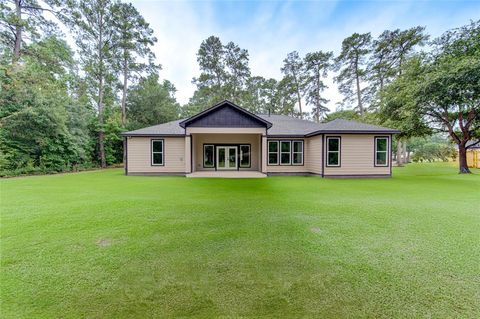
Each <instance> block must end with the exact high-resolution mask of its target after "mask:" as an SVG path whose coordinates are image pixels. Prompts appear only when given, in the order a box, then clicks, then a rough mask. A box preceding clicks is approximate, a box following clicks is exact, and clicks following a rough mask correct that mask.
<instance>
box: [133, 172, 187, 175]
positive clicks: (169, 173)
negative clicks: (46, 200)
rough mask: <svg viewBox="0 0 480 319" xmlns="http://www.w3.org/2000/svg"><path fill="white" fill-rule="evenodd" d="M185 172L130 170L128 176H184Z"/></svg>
mask: <svg viewBox="0 0 480 319" xmlns="http://www.w3.org/2000/svg"><path fill="white" fill-rule="evenodd" d="M186 174H187V173H185V172H140V173H139V172H131V173H128V176H185V175H186Z"/></svg>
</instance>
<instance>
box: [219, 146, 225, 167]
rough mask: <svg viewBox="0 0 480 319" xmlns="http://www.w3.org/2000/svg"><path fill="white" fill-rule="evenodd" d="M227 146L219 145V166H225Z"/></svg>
mask: <svg viewBox="0 0 480 319" xmlns="http://www.w3.org/2000/svg"><path fill="white" fill-rule="evenodd" d="M225 155H226V154H225V148H224V147H219V148H218V167H219V168H225V160H226V156H225Z"/></svg>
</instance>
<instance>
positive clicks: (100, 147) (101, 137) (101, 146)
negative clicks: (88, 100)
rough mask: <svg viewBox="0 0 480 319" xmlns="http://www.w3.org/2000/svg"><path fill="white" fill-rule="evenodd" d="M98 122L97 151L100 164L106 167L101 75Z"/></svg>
mask: <svg viewBox="0 0 480 319" xmlns="http://www.w3.org/2000/svg"><path fill="white" fill-rule="evenodd" d="M98 122H99V125H100V130H99V131H98V151H99V153H100V166H101V167H102V168H105V167H107V161H106V159H105V145H104V144H105V134H104V132H103V77H100V81H99V85H98Z"/></svg>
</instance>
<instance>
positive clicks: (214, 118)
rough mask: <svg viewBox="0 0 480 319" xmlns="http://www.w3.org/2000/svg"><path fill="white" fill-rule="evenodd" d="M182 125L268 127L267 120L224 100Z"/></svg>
mask: <svg viewBox="0 0 480 319" xmlns="http://www.w3.org/2000/svg"><path fill="white" fill-rule="evenodd" d="M180 125H181V126H182V127H187V126H188V127H270V126H271V123H269V122H268V121H266V120H264V119H262V118H260V117H258V116H256V115H254V114H252V113H250V112H248V111H246V110H244V109H242V108H240V107H239V106H236V105H235V104H233V103H231V102H228V101H225V102H222V103H220V104H217V105H215V106H213V107H211V108H210V109H207V110H205V111H203V112H201V113H199V114H197V115H195V116H192V117H191V118H189V119H187V120H185V121H183V122H181V123H180Z"/></svg>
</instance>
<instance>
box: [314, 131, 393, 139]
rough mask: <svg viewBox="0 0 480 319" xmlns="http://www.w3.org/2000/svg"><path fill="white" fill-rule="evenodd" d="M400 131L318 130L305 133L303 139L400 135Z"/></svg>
mask: <svg viewBox="0 0 480 319" xmlns="http://www.w3.org/2000/svg"><path fill="white" fill-rule="evenodd" d="M400 133H401V131H397V130H384V131H381V130H380V131H366V130H358V131H355V130H349V131H341V130H331V131H326V130H318V131H315V132H312V133H307V134H305V137H312V136H316V135H321V134H371V135H375V134H400Z"/></svg>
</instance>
